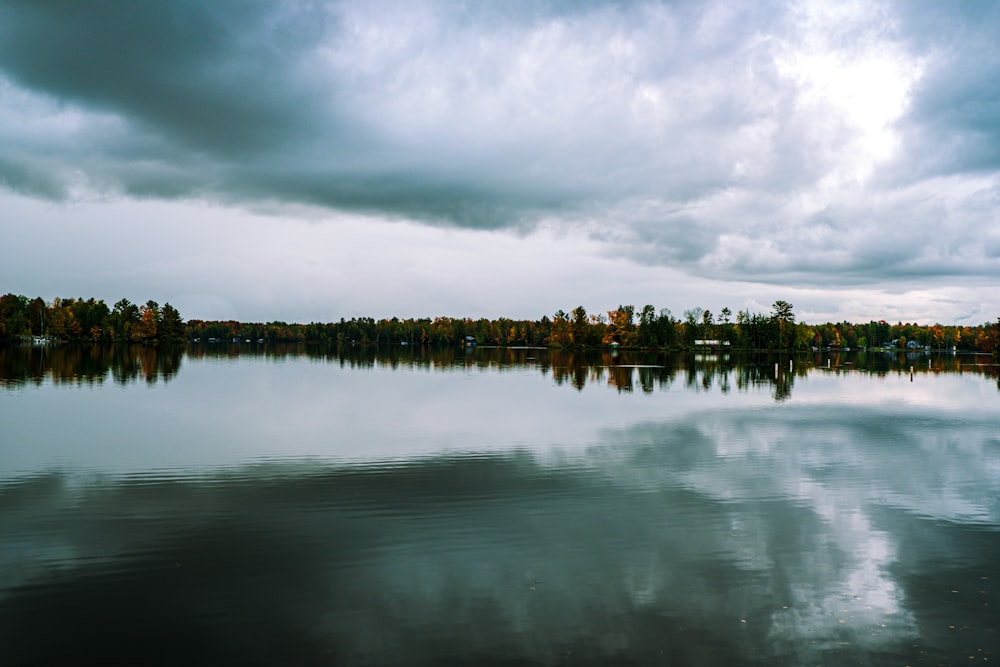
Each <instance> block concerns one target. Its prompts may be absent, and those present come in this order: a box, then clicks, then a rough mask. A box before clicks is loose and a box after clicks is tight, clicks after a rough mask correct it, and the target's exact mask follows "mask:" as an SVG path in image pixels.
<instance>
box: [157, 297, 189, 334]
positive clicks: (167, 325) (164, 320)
mask: <svg viewBox="0 0 1000 667" xmlns="http://www.w3.org/2000/svg"><path fill="white" fill-rule="evenodd" d="M157 330H158V332H159V338H160V341H161V342H163V343H183V342H184V320H182V319H181V314H180V313H179V312H177V309H176V308H174V307H173V306H171V305H170V304H169V303H165V304H163V308H162V309H161V310H160V321H159V322H157Z"/></svg>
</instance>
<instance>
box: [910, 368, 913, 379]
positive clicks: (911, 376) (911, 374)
mask: <svg viewBox="0 0 1000 667" xmlns="http://www.w3.org/2000/svg"><path fill="white" fill-rule="evenodd" d="M910 382H913V366H910Z"/></svg>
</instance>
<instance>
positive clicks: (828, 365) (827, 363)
mask: <svg viewBox="0 0 1000 667" xmlns="http://www.w3.org/2000/svg"><path fill="white" fill-rule="evenodd" d="M826 367H827V368H829V367H830V360H829V359H827V360H826Z"/></svg>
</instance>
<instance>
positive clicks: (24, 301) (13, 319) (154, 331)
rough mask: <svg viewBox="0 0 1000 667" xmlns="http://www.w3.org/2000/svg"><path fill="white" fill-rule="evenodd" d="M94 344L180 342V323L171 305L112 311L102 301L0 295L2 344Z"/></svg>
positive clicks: (125, 305)
mask: <svg viewBox="0 0 1000 667" xmlns="http://www.w3.org/2000/svg"><path fill="white" fill-rule="evenodd" d="M28 337H43V338H47V339H53V340H60V341H71V342H94V343H143V344H146V345H151V344H153V345H155V344H160V343H168V344H172V343H183V342H184V341H185V340H187V332H186V330H185V323H184V320H183V319H182V318H181V314H180V313H179V312H178V311H177V309H176V308H174V307H173V306H171V305H170V304H169V303H165V304H163V306H162V307H161V306H160V305H159V304H158V303H156V302H155V301H153V300H149V301H147V302H146V303H144V304H134V303H132V302H131V301H129V300H128V299H121V300H119V301H118V302H117V303H115V305H114V306H113V307H111V308H108V305H107V304H106V303H104V301H103V300H95V299H93V298H90V299H86V300H84V299H75V298H68V299H63V298H56V299H53V300H52V302H51V303H46V302H45V301H44V300H43V299H42V298H41V297H35V298H34V299H29V298H28V297H26V296H22V295H16V294H5V295H3V296H0V341H4V340H6V341H11V340H17V339H19V338H28Z"/></svg>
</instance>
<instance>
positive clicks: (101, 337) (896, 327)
mask: <svg viewBox="0 0 1000 667" xmlns="http://www.w3.org/2000/svg"><path fill="white" fill-rule="evenodd" d="M29 337H45V338H47V339H51V340H59V341H68V342H98V343H100V342H130V343H142V344H146V345H158V344H177V343H184V342H193V343H209V342H223V341H224V342H241V343H242V342H248V341H249V342H253V343H258V342H262V343H263V342H301V343H310V344H320V345H374V346H383V345H397V346H398V345H421V346H435V347H441V346H450V345H463V344H467V343H468V344H471V343H475V344H478V345H491V346H509V347H514V346H544V347H561V348H596V347H607V346H617V347H621V348H630V349H664V350H679V349H691V348H696V347H703V346H707V345H712V346H725V347H730V348H732V349H752V350H773V351H788V352H791V351H799V350H813V349H824V348H835V349H847V348H850V349H859V348H874V347H883V348H903V349H910V348H914V347H918V348H922V349H954V350H957V351H965V352H984V353H990V352H993V353H996V352H997V351H1000V319H998V320H997V321H996V322H990V323H985V324H981V325H976V326H959V325H941V324H931V325H922V324H916V323H903V322H897V323H895V324H890V323H889V322H886V321H885V320H879V321H874V320H873V321H870V322H867V323H851V322H827V323H824V324H807V323H803V322H797V321H796V316H795V312H794V308H793V306H792V304H790V303H788V302H787V301H781V300H779V301H775V302H774V304H773V306H772V310H771V312H768V313H753V312H750V311H749V310H740V311H737V312H736V313H735V314H734V313H733V312H732V311H731V310H730V309H729V308H723V309H722V310H721V311H719V313H718V314H716V313H713V312H711V311H710V310H706V309H703V308H699V307H695V308H690V309H688V310H685V311H684V313H683V315H682V316H681V317H676V316H674V314H673V313H672V312H671V311H670V309H668V308H660V309H656V308H655V307H654V306H652V305H646V306H643V307H642V308H641V309H639V310H638V311H637V310H636V308H635V307H634V306H631V305H627V306H626V305H620V306H618V307H617V308H615V309H614V310H609V311H607V312H605V313H588V312H587V311H586V309H585V308H584V307H583V306H577V307H576V308H573V309H572V310H570V311H569V312H565V311H563V310H561V309H560V310H557V311H556V312H555V313H554V314H553V315H552V316H551V317H550V316H548V315H544V316H542V317H541V318H540V319H537V320H513V319H508V318H503V317H501V318H498V319H487V318H479V319H472V318H455V317H435V318H429V317H428V318H417V319H414V318H407V319H399V318H396V317H393V318H384V319H378V320H376V319H374V318H371V317H359V318H351V319H350V320H346V319H343V318H342V319H341V320H340V321H339V322H327V323H320V322H312V323H309V324H289V323H286V322H266V323H259V322H237V321H232V320H229V321H218V320H197V319H193V320H188V321H186V322H185V321H184V320H183V319H182V318H181V315H180V313H179V312H178V311H177V309H176V308H174V307H173V306H171V305H170V304H169V303H166V304H164V305H163V306H160V305H159V304H157V303H156V302H155V301H152V300H150V301H147V302H146V303H144V304H138V305H137V304H134V303H132V302H131V301H129V300H128V299H121V300H119V301H118V302H117V303H115V304H114V306H112V307H110V308H109V307H108V306H107V304H105V303H104V301H103V300H95V299H93V298H90V299H86V300H84V299H82V298H57V299H54V300H53V301H51V302H49V303H46V302H45V301H44V300H43V299H41V298H40V297H36V298H34V299H29V298H28V297H25V296H19V295H14V294H6V295H4V296H2V297H0V341H7V342H10V341H15V340H18V339H26V338H29Z"/></svg>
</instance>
